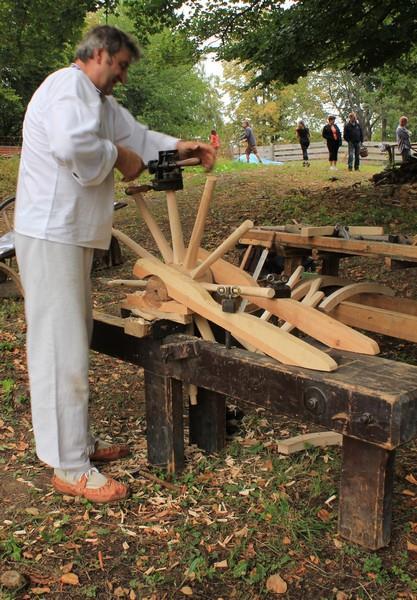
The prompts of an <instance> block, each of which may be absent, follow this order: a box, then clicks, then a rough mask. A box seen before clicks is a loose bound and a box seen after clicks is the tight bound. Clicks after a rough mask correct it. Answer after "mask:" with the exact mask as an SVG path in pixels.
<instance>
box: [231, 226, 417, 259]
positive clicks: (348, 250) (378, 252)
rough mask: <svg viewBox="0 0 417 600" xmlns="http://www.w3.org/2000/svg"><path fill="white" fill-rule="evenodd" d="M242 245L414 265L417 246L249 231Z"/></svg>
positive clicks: (258, 230)
mask: <svg viewBox="0 0 417 600" xmlns="http://www.w3.org/2000/svg"><path fill="white" fill-rule="evenodd" d="M239 241H240V242H241V243H242V244H253V245H258V246H259V245H262V246H266V247H268V248H271V247H273V246H275V247H276V248H277V249H279V247H280V246H281V247H289V248H306V249H312V248H316V249H317V250H322V251H324V252H336V253H339V254H352V255H358V256H391V257H392V258H396V259H402V260H410V261H414V262H417V246H412V245H411V244H410V245H408V244H393V243H389V242H374V241H371V240H352V239H350V240H345V239H343V238H336V237H331V236H327V237H326V236H314V237H305V236H302V235H297V234H294V233H286V232H283V231H265V230H262V229H251V230H250V231H248V233H247V234H246V235H244V236H242V237H241V239H240V240H239Z"/></svg>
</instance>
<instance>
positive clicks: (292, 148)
mask: <svg viewBox="0 0 417 600" xmlns="http://www.w3.org/2000/svg"><path fill="white" fill-rule="evenodd" d="M382 143H386V144H389V145H390V146H393V143H392V142H382ZM364 145H365V146H366V147H367V148H368V156H367V158H362V159H361V160H363V161H365V162H372V163H374V162H377V163H386V162H388V153H387V152H385V153H384V152H381V150H380V146H381V142H365V143H364ZM347 151H348V146H347V143H346V142H343V145H342V146H341V148H340V149H339V160H340V161H347ZM258 152H259V155H260V156H261V158H266V159H269V160H274V161H282V162H289V161H293V160H299V161H301V160H303V156H302V152H301V147H300V144H271V145H270V146H258ZM244 153H245V145H244V144H243V143H242V144H241V145H240V148H237V146H235V147H234V148H233V156H234V157H237V156H239V155H241V154H244ZM308 157H309V160H328V158H329V153H328V151H327V146H326V143H325V142H324V141H323V142H312V143H311V144H310V147H309V148H308Z"/></svg>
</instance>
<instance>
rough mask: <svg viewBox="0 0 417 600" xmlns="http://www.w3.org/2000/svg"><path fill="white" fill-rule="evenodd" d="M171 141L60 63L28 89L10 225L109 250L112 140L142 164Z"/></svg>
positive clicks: (37, 235) (39, 235)
mask: <svg viewBox="0 0 417 600" xmlns="http://www.w3.org/2000/svg"><path fill="white" fill-rule="evenodd" d="M177 141H178V140H177V139H176V138H173V137H171V136H167V135H164V134H162V133H158V132H156V131H150V130H148V129H147V128H146V127H145V126H144V125H141V124H140V123H138V122H137V121H136V120H135V119H134V118H133V117H132V115H131V114H130V113H129V112H128V111H127V110H126V109H124V108H123V107H122V106H120V104H118V103H117V101H116V100H115V99H114V98H113V97H112V96H101V95H100V93H99V92H98V90H97V89H96V87H95V86H94V84H93V83H92V81H91V80H90V79H89V78H88V77H87V75H86V74H85V73H84V72H83V71H81V70H80V69H77V68H71V67H68V68H65V69H61V70H59V71H57V72H55V73H53V74H52V75H50V76H49V77H47V78H46V79H45V81H44V82H43V83H42V84H41V86H40V87H39V88H38V90H37V91H36V92H35V94H34V95H33V97H32V99H31V101H30V103H29V105H28V108H27V111H26V115H25V120H24V124H23V146H22V154H21V160H20V168H19V177H18V184H17V194H16V206H15V225H14V227H15V230H16V231H17V232H18V233H21V234H23V235H27V236H30V237H35V238H40V239H46V240H50V241H54V242H61V243H64V244H75V245H77V246H87V247H92V248H108V246H109V244H110V239H111V226H112V218H113V199H114V179H113V167H114V163H115V161H116V158H117V149H116V146H115V144H120V145H122V146H125V147H127V148H131V149H132V150H134V151H135V152H137V154H139V156H141V158H142V160H143V161H144V162H145V164H146V163H147V162H148V161H149V160H152V159H156V158H158V151H159V150H173V149H174V148H175V147H176V143H177Z"/></svg>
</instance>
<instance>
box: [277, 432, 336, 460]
mask: <svg viewBox="0 0 417 600" xmlns="http://www.w3.org/2000/svg"><path fill="white" fill-rule="evenodd" d="M342 441H343V435H341V434H340V433H336V432H335V431H319V432H316V433H305V434H303V435H296V436H294V437H291V438H288V439H286V440H278V442H277V450H278V452H279V453H280V454H294V453H295V452H301V451H302V450H305V449H306V448H307V447H308V446H314V447H317V446H341V445H342Z"/></svg>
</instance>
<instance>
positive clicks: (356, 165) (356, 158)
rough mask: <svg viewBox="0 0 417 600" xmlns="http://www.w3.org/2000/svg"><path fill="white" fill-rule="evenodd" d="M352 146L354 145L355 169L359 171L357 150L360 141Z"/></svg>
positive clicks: (359, 147) (358, 149) (359, 146)
mask: <svg viewBox="0 0 417 600" xmlns="http://www.w3.org/2000/svg"><path fill="white" fill-rule="evenodd" d="M354 146H355V171H359V164H360V154H359V151H360V149H361V143H360V142H355V144H354Z"/></svg>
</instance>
